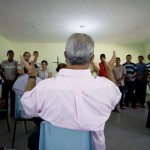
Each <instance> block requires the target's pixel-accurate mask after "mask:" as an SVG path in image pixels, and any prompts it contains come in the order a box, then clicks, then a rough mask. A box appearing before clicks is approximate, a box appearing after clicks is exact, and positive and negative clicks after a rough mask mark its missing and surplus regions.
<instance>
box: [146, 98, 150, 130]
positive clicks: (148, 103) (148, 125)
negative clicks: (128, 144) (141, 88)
mask: <svg viewBox="0 0 150 150" xmlns="http://www.w3.org/2000/svg"><path fill="white" fill-rule="evenodd" d="M147 105H148V115H147V122H146V127H147V128H150V100H149V101H148V102H147Z"/></svg>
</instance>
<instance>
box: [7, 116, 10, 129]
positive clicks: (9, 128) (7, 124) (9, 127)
mask: <svg viewBox="0 0 150 150" xmlns="http://www.w3.org/2000/svg"><path fill="white" fill-rule="evenodd" d="M6 121H7V127H8V132H10V126H9V121H8V116H7V118H6Z"/></svg>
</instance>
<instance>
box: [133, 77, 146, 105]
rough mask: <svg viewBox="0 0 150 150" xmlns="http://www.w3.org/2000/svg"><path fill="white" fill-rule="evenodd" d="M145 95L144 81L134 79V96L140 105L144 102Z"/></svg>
mask: <svg viewBox="0 0 150 150" xmlns="http://www.w3.org/2000/svg"><path fill="white" fill-rule="evenodd" d="M145 96H146V81H144V80H143V81H141V80H138V79H137V80H136V81H135V97H136V100H137V102H139V103H140V104H141V105H144V103H145Z"/></svg>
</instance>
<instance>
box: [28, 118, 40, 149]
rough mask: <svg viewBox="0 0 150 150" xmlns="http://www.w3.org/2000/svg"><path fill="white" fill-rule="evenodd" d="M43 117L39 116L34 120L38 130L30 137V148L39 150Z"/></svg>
mask: <svg viewBox="0 0 150 150" xmlns="http://www.w3.org/2000/svg"><path fill="white" fill-rule="evenodd" d="M42 121H43V119H41V118H39V117H34V118H33V122H34V123H35V125H36V126H37V128H38V129H37V130H36V131H34V132H33V133H32V134H31V135H30V136H29V138H28V148H29V149H30V150H38V149H39V138H40V123H41V122H42Z"/></svg>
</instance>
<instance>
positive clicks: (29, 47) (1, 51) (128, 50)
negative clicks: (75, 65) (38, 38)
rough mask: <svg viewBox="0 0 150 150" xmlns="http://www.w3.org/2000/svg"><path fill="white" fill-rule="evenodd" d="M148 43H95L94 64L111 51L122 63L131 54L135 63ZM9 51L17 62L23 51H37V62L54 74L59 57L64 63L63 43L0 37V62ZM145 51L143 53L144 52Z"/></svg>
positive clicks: (143, 52)
mask: <svg viewBox="0 0 150 150" xmlns="http://www.w3.org/2000/svg"><path fill="white" fill-rule="evenodd" d="M149 48H150V43H149V44H147V45H109V44H96V43H95V63H96V64H97V65H98V63H99V55H100V54H101V53H105V54H106V58H107V60H109V59H110V58H111V56H112V51H113V50H115V51H116V53H117V56H118V57H120V58H121V61H122V63H124V62H125V57H126V55H127V54H131V55H132V57H133V60H132V61H133V62H134V63H137V57H138V56H139V55H145V51H146V53H148V49H149ZM9 49H13V50H14V52H15V59H16V60H18V61H19V55H23V53H24V52H25V51H29V52H30V53H31V54H32V53H33V51H35V50H37V51H38V52H39V54H40V56H39V60H40V61H41V60H44V59H45V60H47V61H48V63H49V69H50V70H51V71H52V72H53V75H54V74H55V73H56V71H55V69H56V67H57V65H56V64H55V63H53V62H54V61H56V60H57V56H58V57H59V61H60V62H65V58H64V51H65V43H12V42H10V41H8V40H7V39H5V38H3V37H2V36H0V60H4V59H6V58H7V57H6V52H7V50H9ZM144 49H145V51H144Z"/></svg>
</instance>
